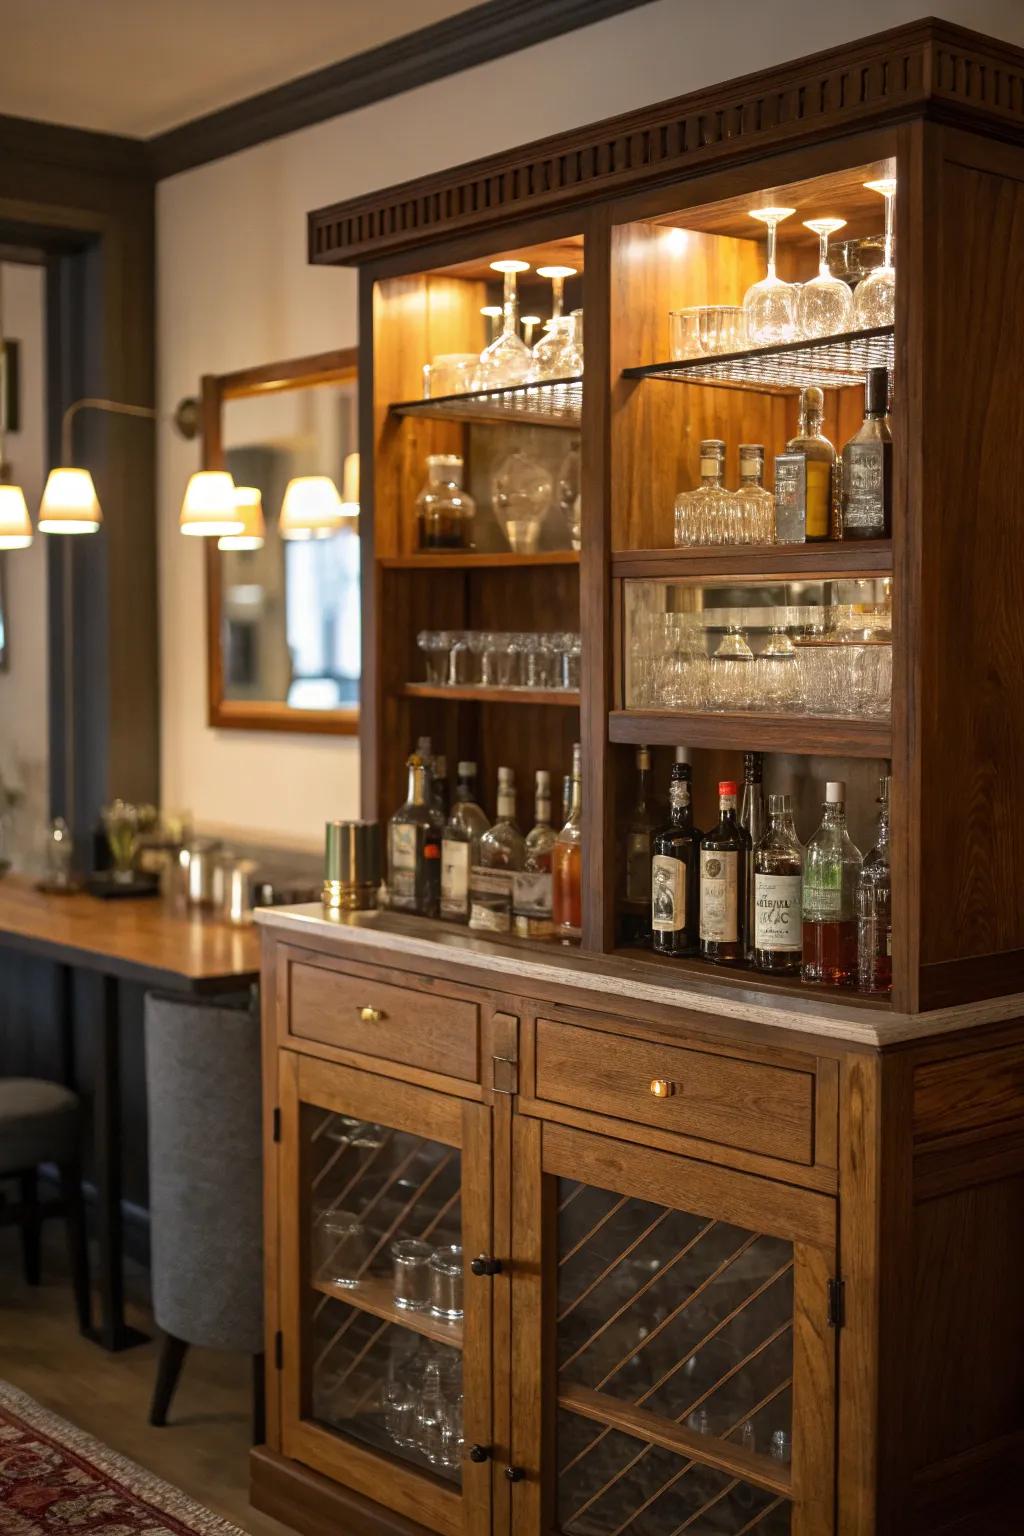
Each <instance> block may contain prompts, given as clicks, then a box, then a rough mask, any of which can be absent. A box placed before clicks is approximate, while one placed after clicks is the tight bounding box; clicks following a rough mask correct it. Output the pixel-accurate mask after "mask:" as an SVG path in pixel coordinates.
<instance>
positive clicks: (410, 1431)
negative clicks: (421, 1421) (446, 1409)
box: [384, 1368, 420, 1448]
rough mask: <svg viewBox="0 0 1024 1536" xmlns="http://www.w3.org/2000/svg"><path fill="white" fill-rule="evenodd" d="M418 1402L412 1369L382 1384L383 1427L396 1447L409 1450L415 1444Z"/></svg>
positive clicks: (418, 1397) (418, 1396)
mask: <svg viewBox="0 0 1024 1536" xmlns="http://www.w3.org/2000/svg"><path fill="white" fill-rule="evenodd" d="M419 1402H420V1395H419V1391H418V1389H417V1387H416V1383H415V1372H414V1371H413V1370H412V1369H410V1368H407V1369H406V1370H405V1371H404V1372H403V1373H402V1375H400V1376H395V1377H392V1378H391V1380H390V1381H386V1382H385V1383H384V1427H385V1429H386V1430H387V1432H388V1434H389V1435H390V1436H391V1438H392V1440H393V1441H394V1442H395V1444H396V1445H400V1446H403V1447H406V1448H411V1447H413V1446H414V1445H415V1444H416V1413H417V1410H418V1408H419Z"/></svg>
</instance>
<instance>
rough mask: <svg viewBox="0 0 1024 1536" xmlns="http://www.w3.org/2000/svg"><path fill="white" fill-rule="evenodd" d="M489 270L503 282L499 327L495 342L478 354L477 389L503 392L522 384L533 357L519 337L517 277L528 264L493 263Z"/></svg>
mask: <svg viewBox="0 0 1024 1536" xmlns="http://www.w3.org/2000/svg"><path fill="white" fill-rule="evenodd" d="M491 269H492V270H493V271H494V272H501V273H502V274H503V276H504V279H505V292H504V301H503V303H502V306H501V312H502V327H501V331H500V332H499V334H498V335H497V336H496V337H495V339H494V340H493V341H492V342H491V343H490V344H489V345H488V346H486V347H485V348H484V350H483V351H482V352H481V354H480V372H479V388H481V389H503V388H507V387H508V386H509V385H512V384H524V383H525V382H526V379H527V378H528V376H529V373H530V369H531V367H532V366H533V353H532V352H531V351H530V349H529V347H528V346H527V345H526V343H525V341H523V339H522V337H521V336H520V334H519V294H518V291H517V289H516V276H517V274H518V273H520V272H528V271H529V270H530V263H529V262H528V261H514V260H509V261H492V262H491Z"/></svg>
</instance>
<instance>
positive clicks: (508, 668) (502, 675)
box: [495, 635, 526, 688]
mask: <svg viewBox="0 0 1024 1536" xmlns="http://www.w3.org/2000/svg"><path fill="white" fill-rule="evenodd" d="M497 639H498V641H499V644H498V645H497V646H496V647H495V658H496V667H497V679H498V687H499V688H518V687H519V683H520V680H521V674H520V667H521V663H522V656H523V648H524V642H525V639H526V637H525V636H524V635H498V636H497Z"/></svg>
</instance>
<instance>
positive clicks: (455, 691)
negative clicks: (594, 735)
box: [398, 683, 580, 709]
mask: <svg viewBox="0 0 1024 1536" xmlns="http://www.w3.org/2000/svg"><path fill="white" fill-rule="evenodd" d="M398 697H399V698H400V699H449V700H451V701H452V702H454V703H465V704H469V703H474V704H557V705H561V706H562V707H563V708H566V709H578V708H579V704H580V695H579V690H578V689H576V688H485V687H484V686H483V684H481V683H458V684H456V683H406V684H405V686H404V687H402V688H399V689H398Z"/></svg>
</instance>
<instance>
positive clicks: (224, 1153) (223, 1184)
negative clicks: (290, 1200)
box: [146, 993, 263, 1440]
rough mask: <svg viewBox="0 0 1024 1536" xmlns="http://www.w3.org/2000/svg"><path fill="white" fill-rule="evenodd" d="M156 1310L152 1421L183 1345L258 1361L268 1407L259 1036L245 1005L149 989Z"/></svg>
mask: <svg viewBox="0 0 1024 1536" xmlns="http://www.w3.org/2000/svg"><path fill="white" fill-rule="evenodd" d="M146 1083H147V1093H148V1099H149V1204H150V1246H151V1254H152V1283H153V1312H154V1316H155V1318H156V1322H157V1326H158V1327H159V1328H160V1329H161V1331H162V1332H163V1335H164V1342H163V1349H162V1352H161V1357H160V1364H159V1368H158V1371H157V1380H156V1386H155V1389H154V1393H153V1402H152V1406H151V1410H150V1423H152V1424H165V1423H166V1422H167V1411H168V1409H169V1407H170V1403H171V1398H172V1397H173V1395H174V1390H175V1387H176V1386H177V1383H178V1377H179V1375H180V1372H181V1367H182V1365H183V1363H184V1359H185V1355H186V1352H187V1350H188V1348H189V1346H190V1345H199V1346H206V1347H209V1348H213V1349H227V1350H239V1351H244V1352H245V1353H246V1354H250V1355H252V1356H253V1361H254V1372H253V1382H254V1409H253V1426H254V1438H256V1439H257V1440H259V1439H262V1414H263V1406H262V1405H263V1210H262V1183H263V1181H262V1147H261V1138H260V1034H259V1019H258V1016H257V1012H256V1010H255V1009H254V1008H253V1007H252V1006H251V1005H249V1004H246V1005H244V1006H239V1005H233V1004H231V1003H228V1002H216V1003H213V1002H205V1001H198V1000H196V1001H193V1000H190V999H184V998H169V997H162V996H160V995H159V994H157V993H150V994H149V995H148V996H147V998H146Z"/></svg>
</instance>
